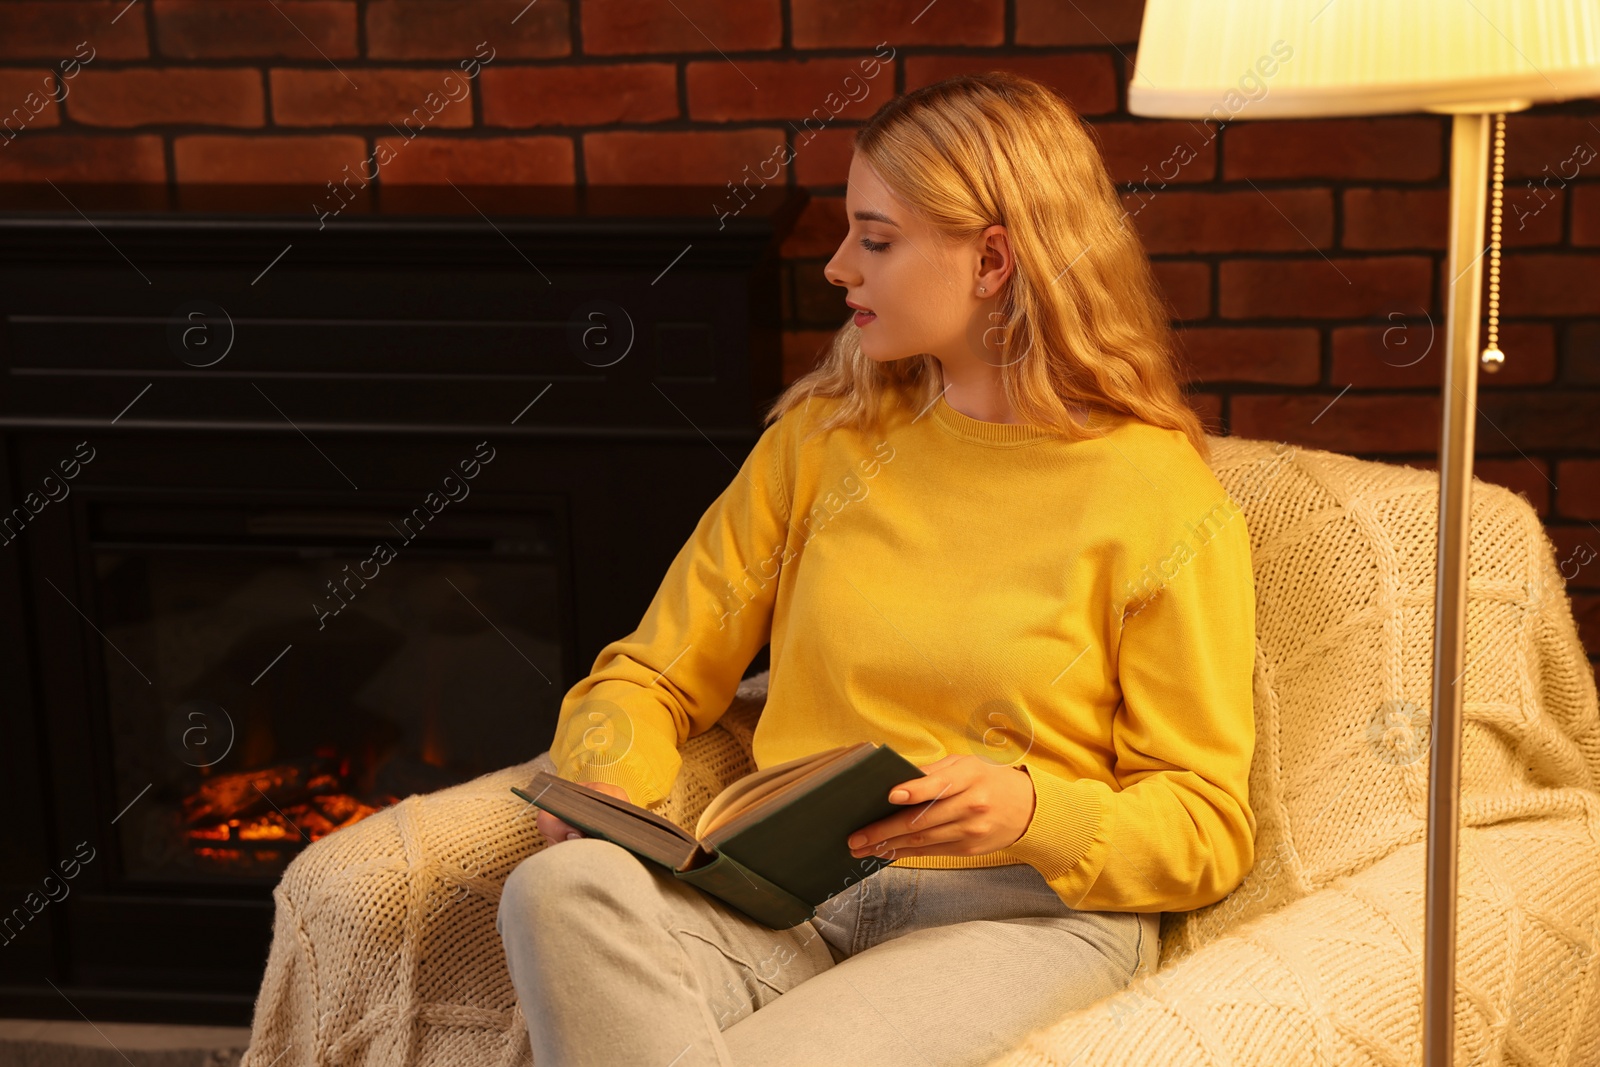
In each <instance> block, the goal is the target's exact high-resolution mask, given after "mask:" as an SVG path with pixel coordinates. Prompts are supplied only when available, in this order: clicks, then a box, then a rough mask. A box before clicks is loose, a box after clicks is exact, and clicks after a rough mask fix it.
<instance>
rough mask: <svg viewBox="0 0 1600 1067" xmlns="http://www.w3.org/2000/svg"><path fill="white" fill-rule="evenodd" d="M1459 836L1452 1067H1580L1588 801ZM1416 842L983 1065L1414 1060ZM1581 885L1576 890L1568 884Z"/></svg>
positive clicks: (1589, 935)
mask: <svg viewBox="0 0 1600 1067" xmlns="http://www.w3.org/2000/svg"><path fill="white" fill-rule="evenodd" d="M1572 792H1573V793H1574V794H1583V795H1584V796H1586V797H1587V798H1588V799H1587V800H1585V799H1583V797H1580V796H1576V795H1575V796H1574V798H1573V799H1574V800H1575V803H1574V805H1573V807H1574V808H1576V809H1577V814H1565V815H1563V816H1561V817H1559V818H1545V819H1535V820H1518V821H1514V822H1505V823H1496V824H1493V825H1490V826H1483V827H1472V826H1463V827H1462V828H1461V873H1460V879H1461V882H1460V902H1461V903H1460V911H1459V914H1458V924H1457V929H1458V933H1457V936H1458V938H1459V951H1458V961H1459V962H1458V964H1457V976H1456V977H1457V989H1458V992H1457V994H1456V1013H1455V1022H1456V1048H1457V1049H1458V1050H1459V1052H1458V1055H1459V1058H1460V1060H1461V1062H1463V1063H1465V1062H1472V1063H1501V1062H1504V1063H1578V1062H1589V1061H1588V1059H1587V1058H1586V1057H1588V1056H1591V1055H1593V1053H1594V1051H1595V1049H1596V1047H1597V1046H1600V1026H1597V1022H1596V1020H1597V1019H1600V1015H1597V1009H1600V986H1597V983H1596V982H1595V974H1596V968H1595V958H1596V954H1597V952H1600V943H1597V941H1600V938H1597V935H1600V927H1597V925H1596V924H1597V921H1600V877H1597V876H1600V847H1597V845H1596V840H1597V838H1596V836H1595V834H1594V829H1595V828H1596V826H1597V824H1600V817H1597V813H1600V797H1595V796H1594V794H1592V793H1588V792H1587V791H1586V790H1573V791H1572ZM1426 858H1427V857H1426V842H1425V841H1414V842H1412V843H1411V844H1408V845H1405V846H1402V847H1401V848H1399V849H1397V850H1396V851H1394V852H1392V853H1390V854H1389V855H1388V856H1387V857H1385V858H1383V859H1382V860H1379V861H1378V862H1377V863H1374V864H1373V865H1371V866H1370V867H1367V868H1366V869H1364V870H1362V871H1360V872H1359V873H1357V874H1353V875H1349V876H1343V877H1339V878H1336V879H1334V880H1333V881H1332V882H1330V883H1329V884H1327V885H1325V886H1323V887H1322V888H1321V889H1318V890H1316V891H1315V892H1312V893H1310V894H1309V895H1307V896H1304V897H1301V898H1299V899H1297V900H1295V901H1294V902H1293V903H1290V904H1287V905H1285V906H1283V907H1281V908H1279V909H1278V910H1276V911H1272V912H1269V913H1267V914H1265V915H1262V916H1259V917H1257V918H1254V919H1251V920H1248V921H1246V922H1243V923H1240V924H1239V925H1237V926H1235V927H1233V928H1232V929H1230V930H1229V931H1227V932H1226V933H1224V934H1222V935H1221V936H1219V937H1217V938H1216V939H1215V940H1212V941H1209V942H1207V943H1206V944H1205V945H1204V946H1202V947H1201V948H1199V949H1197V950H1195V951H1192V952H1189V953H1186V954H1183V955H1181V956H1179V957H1177V958H1175V959H1172V960H1171V961H1170V962H1168V963H1166V964H1165V965H1163V967H1162V969H1161V970H1160V971H1159V972H1158V973H1156V974H1153V975H1151V976H1149V977H1147V978H1140V979H1136V980H1135V981H1134V982H1133V983H1132V984H1131V985H1129V986H1128V987H1127V988H1126V989H1125V990H1123V991H1122V992H1120V993H1117V994H1114V995H1113V996H1110V997H1107V998H1105V999H1104V1000H1101V1001H1099V1002H1097V1003H1095V1004H1092V1005H1090V1006H1088V1007H1085V1008H1081V1009H1079V1010H1077V1011H1074V1012H1072V1013H1070V1014H1068V1015H1066V1016H1064V1017H1063V1018H1062V1019H1061V1020H1059V1021H1058V1022H1056V1023H1053V1024H1051V1025H1050V1026H1047V1027H1042V1028H1040V1029H1039V1030H1036V1031H1035V1032H1034V1033H1033V1034H1031V1035H1029V1037H1028V1038H1027V1039H1026V1040H1025V1041H1024V1042H1023V1043H1022V1044H1021V1045H1019V1046H1018V1047H1017V1048H1016V1049H1013V1050H1012V1051H1011V1052H1009V1053H1006V1054H1005V1055H1004V1056H1002V1057H999V1058H996V1059H994V1060H992V1061H991V1062H990V1064H989V1065H988V1067H1024V1065H1037V1064H1043V1063H1053V1064H1063V1065H1065V1064H1069V1063H1076V1064H1096V1065H1097V1067H1143V1065H1145V1064H1148V1063H1161V1064H1166V1065H1169V1067H1214V1065H1215V1064H1219V1063H1230V1064H1238V1065H1241V1067H1253V1065H1259V1067H1276V1065H1277V1064H1283V1063H1333V1062H1346V1061H1353V1060H1360V1061H1362V1062H1372V1063H1418V1062H1420V1061H1421V1056H1422V940H1423V939H1422V933H1423V892H1422V888H1423V885H1424V883H1425V864H1426ZM1579 886H1582V887H1586V888H1584V889H1582V890H1581V891H1578V890H1577V888H1576V887H1579Z"/></svg>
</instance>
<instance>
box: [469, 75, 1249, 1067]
mask: <svg viewBox="0 0 1600 1067" xmlns="http://www.w3.org/2000/svg"><path fill="white" fill-rule="evenodd" d="M845 210H846V214H847V216H848V220H849V225H850V230H849V233H848V234H847V235H846V237H845V239H844V241H843V242H842V243H841V244H840V246H839V249H838V251H837V252H836V253H835V254H834V256H833V259H832V260H831V261H830V262H829V263H828V265H827V267H826V270H825V273H826V276H827V278H828V280H829V281H830V282H832V283H833V284H834V285H837V286H839V287H840V288H842V289H844V290H845V298H846V300H845V302H846V303H847V304H848V305H849V306H850V307H851V308H853V309H855V310H854V312H853V317H852V319H851V321H850V322H849V323H848V324H846V325H845V326H844V327H843V328H841V329H840V330H839V332H838V334H837V335H836V337H835V340H834V343H833V347H832V351H831V352H830V354H829V355H828V356H827V358H826V359H825V361H824V362H823V364H822V365H821V366H820V367H819V368H817V369H816V370H814V371H813V372H811V373H809V374H807V375H805V376H804V377H803V378H801V379H800V380H799V381H797V382H795V383H794V384H793V385H792V386H791V387H790V388H789V389H788V390H787V391H785V392H784V394H783V395H782V396H781V397H780V398H779V399H778V401H777V402H776V404H775V405H774V407H773V410H772V412H771V413H770V415H769V419H768V422H769V425H768V427H767V429H766V431H765V432H764V433H763V435H762V436H761V439H760V441H759V442H758V443H757V444H756V446H755V448H754V449H753V450H752V452H751V454H750V456H749V457H748V458H747V459H746V460H745V462H744V464H743V466H742V467H741V468H740V471H739V474H738V476H737V477H736V478H734V479H733V481H732V483H731V484H730V485H729V486H728V488H727V490H726V491H724V492H723V494H722V495H721V496H720V497H719V498H718V499H717V500H716V502H715V503H713V504H712V506H711V507H710V509H709V510H707V511H706V513H705V515H704V516H703V517H702V519H701V520H700V523H699V525H698V526H697V527H696V529H695V531H694V534H693V536H692V537H691V538H690V539H689V541H688V543H687V544H685V546H684V547H683V549H682V550H681V551H680V552H679V553H678V555H677V557H676V558H675V559H674V561H673V563H672V565H671V568H670V569H669V570H668V572H667V575H666V578H665V580H664V581H663V582H662V585H661V587H660V589H659V590H658V592H657V593H656V595H655V598H654V599H653V600H652V602H651V604H650V607H649V609H648V611H647V612H646V614H645V616H644V619H643V621H642V622H641V624H640V626H639V628H638V629H637V630H636V631H635V632H634V633H633V634H631V635H629V636H628V637H626V638H624V639H622V640H620V641H616V642H613V643H612V644H610V645H608V646H607V647H606V648H605V649H604V650H603V651H602V652H601V653H600V656H599V658H598V659H597V660H596V662H595V665H594V671H593V673H591V674H590V675H589V676H588V677H587V678H585V679H584V680H583V681H582V682H580V683H578V684H577V685H576V686H574V687H573V689H572V690H571V691H570V692H569V693H568V694H567V696H566V699H565V701H564V702H563V705H562V708H561V715H560V724H559V726H558V728H557V732H556V739H555V742H554V744H553V745H552V751H551V754H552V757H553V758H554V759H555V760H556V762H557V768H558V771H559V773H560V774H561V775H562V776H563V777H566V778H569V779H571V780H574V781H580V782H586V783H588V784H589V785H590V786H591V787H592V788H594V789H598V790H601V791H604V792H608V793H611V794H612V795H615V796H619V797H623V798H625V799H628V800H631V801H632V802H633V803H635V804H640V805H650V804H653V803H655V802H657V801H659V800H660V799H662V798H663V797H665V796H666V795H667V794H668V792H669V791H670V789H671V786H672V783H673V781H674V779H675V778H676V775H677V773H678V770H679V768H680V766H681V759H680V756H679V753H678V746H679V745H680V744H681V743H682V742H683V741H684V740H686V739H687V738H688V737H691V736H694V735H696V734H699V733H701V732H703V731H705V730H707V729H709V728H710V727H711V726H712V725H713V723H714V722H715V721H716V719H717V717H718V716H719V715H720V714H721V713H722V712H723V711H724V710H725V709H726V708H727V706H728V704H729V702H730V701H731V699H732V697H733V694H734V690H735V689H736V688H737V686H738V683H739V681H740V678H741V675H742V673H743V671H744V669H745V667H746V666H747V665H748V664H749V663H750V662H751V660H752V659H753V657H754V656H755V655H756V653H757V652H758V651H759V650H760V649H761V648H762V646H764V645H767V644H768V643H769V642H770V644H771V664H772V670H771V677H770V682H769V688H768V696H767V703H766V706H765V708H764V710H763V712H762V715H761V719H760V724H759V726H758V728H757V730H756V733H755V737H754V746H753V752H754V757H755V760H756V764H757V766H758V767H768V766H772V765H773V764H775V763H779V762H782V761H785V760H789V759H793V758H795V757H798V756H801V755H805V754H808V753H812V752H816V751H820V750H822V749H826V748H832V747H835V746H839V745H848V744H853V743H855V742H858V741H864V740H870V741H876V742H880V743H884V744H888V745H891V746H893V747H894V748H895V749H896V750H897V751H899V752H900V753H901V754H902V755H905V756H906V757H907V758H908V759H911V760H912V761H913V762H914V763H916V764H917V765H918V766H919V767H920V768H921V769H922V770H923V771H924V772H925V774H926V777H923V778H918V779H916V780H914V781H911V782H907V783H905V784H904V785H903V786H902V787H897V788H896V789H895V790H894V791H893V792H892V793H891V794H890V796H889V800H891V801H893V802H895V803H898V804H901V805H903V808H904V810H903V811H901V812H897V813H896V814H895V815H892V816H890V817H888V818H886V819H883V820H881V821H880V822H878V823H875V824H873V825H871V826H867V827H863V828H862V829H861V830H860V831H859V832H858V833H857V834H855V835H852V837H851V839H850V844H851V845H852V846H853V851H852V854H853V855H856V856H860V857H869V856H879V857H884V858H888V857H891V856H892V857H893V863H892V864H891V865H890V866H887V867H884V868H882V869H881V870H879V871H877V872H876V873H874V874H871V875H870V877H866V878H863V879H861V880H860V881H858V882H856V884H855V885H854V886H853V887H851V888H850V889H849V890H848V891H845V892H841V893H840V894H838V895H837V896H835V897H833V898H832V899H830V900H829V901H828V902H827V903H826V904H824V905H823V906H822V907H821V908H819V909H818V912H817V915H816V917H815V918H814V919H813V920H811V921H810V922H808V923H804V924H802V925H800V926H798V927H795V928H794V929H792V930H771V929H768V928H766V927H764V926H762V925H760V924H758V923H756V922H754V921H752V920H750V919H748V918H746V917H744V916H743V915H741V914H739V913H738V912H736V911H734V910H732V909H730V908H728V907H726V906H725V905H723V904H722V903H721V902H720V901H718V900H716V899H715V898H712V897H710V896H709V895H707V894H704V893H701V892H700V891H699V890H697V889H694V888H692V887H690V886H687V885H685V884H683V883H680V882H677V881H676V880H674V879H673V878H672V877H671V876H670V875H669V874H667V873H666V872H665V871H663V870H660V869H655V868H654V865H652V864H647V863H644V862H642V861H640V860H638V859H637V858H636V857H634V856H633V855H632V854H631V853H629V852H627V851H626V850H624V849H622V848H620V847H619V846H617V845H614V844H612V843H610V842H607V841H601V840H598V839H590V838H585V837H583V835H582V834H580V833H578V832H577V831H575V830H573V829H572V828H571V827H569V826H567V825H565V824H564V823H562V822H560V820H558V819H556V818H555V817H554V816H551V815H549V814H548V813H544V812H541V813H540V814H539V816H538V825H539V829H540V831H541V832H542V833H544V835H545V836H546V837H547V838H548V839H549V840H550V841H552V842H555V843H561V844H560V847H550V848H546V849H544V850H542V851H541V852H538V853H536V854H534V855H533V856H531V857H530V858H529V859H527V860H526V861H524V862H523V863H522V864H521V865H519V866H518V867H517V868H516V870H514V871H513V872H512V874H511V877H510V878H509V879H508V881H507V883H506V889H505V895H504V897H503V898H502V900H501V904H500V911H499V919H498V923H497V925H498V927H499V930H500V933H501V936H502V938H503V940H504V942H505V948H506V955H507V961H508V965H509V967H510V970H511V976H512V980H513V982H514V984H515V986H516V989H517V996H518V1000H519V1002H520V1003H521V1005H522V1008H523V1011H524V1013H525V1014H526V1017H527V1020H528V1028H529V1034H530V1037H531V1039H532V1043H533V1051H534V1060H535V1062H536V1063H538V1064H540V1065H550V1067H568V1065H586V1064H614V1063H622V1064H653V1065H661V1067H666V1065H668V1064H672V1065H675V1067H686V1065H689V1064H721V1065H729V1064H732V1065H737V1067H745V1065H753V1064H763V1065H788V1064H794V1065H799V1064H828V1065H835V1064H907V1063H929V1064H939V1065H945V1064H950V1065H955V1064H982V1063H985V1062H987V1061H989V1060H990V1059H992V1058H993V1057H994V1056H996V1055H999V1054H1001V1053H1003V1052H1004V1051H1006V1050H1007V1049H1010V1048H1012V1047H1015V1046H1016V1045H1017V1044H1018V1043H1019V1042H1020V1041H1021V1040H1022V1039H1023V1038H1024V1037H1025V1036H1026V1035H1027V1034H1028V1033H1029V1032H1030V1031H1031V1030H1033V1029H1035V1028H1037V1027H1041V1026H1044V1025H1047V1024H1049V1023H1052V1022H1054V1021H1056V1020H1058V1019H1059V1018H1061V1016H1062V1015H1064V1014H1065V1013H1066V1012H1067V1011H1069V1010H1071V1009H1072V1008H1075V1007H1080V1006H1083V1005H1087V1004H1090V1003H1093V1002H1094V1001H1096V1000H1099V999H1100V998H1102V997H1105V996H1108V995H1110V994H1112V993H1114V992H1116V991H1117V990H1119V989H1121V988H1123V987H1124V986H1125V985H1126V984H1127V983H1128V982H1129V981H1131V979H1132V978H1133V977H1134V976H1135V975H1136V974H1138V973H1144V972H1146V971H1149V970H1150V969H1152V968H1153V967H1154V966H1155V963H1156V959H1157V951H1158V944H1157V936H1158V933H1159V919H1160V913H1161V912H1162V911H1175V910H1185V909H1190V908H1196V907H1199V906H1201V905H1204V904H1209V903H1212V902H1214V901H1216V900H1219V899H1221V898H1222V897H1223V896H1225V895H1226V894H1227V893H1228V892H1229V891H1230V890H1232V889H1233V888H1234V887H1235V886H1236V885H1238V884H1239V882H1240V881H1241V880H1242V878H1243V877H1244V875H1245V873H1246V872H1247V871H1248V870H1249V868H1250V866H1251V864H1252V863H1253V862H1254V834H1255V816H1254V814H1253V813H1252V811H1251V810H1250V806H1249V801H1248V776H1249V770H1250V760H1251V754H1252V751H1253V748H1254V742H1255V728H1254V718H1253V714H1252V704H1251V671H1252V664H1253V658H1254V633H1255V614H1254V611H1255V601H1254V587H1253V584H1252V577H1251V568H1250V547H1249V537H1248V534H1247V532H1246V529H1245V524H1244V520H1243V518H1242V516H1241V515H1240V514H1239V511H1238V509H1237V507H1235V506H1234V505H1233V502H1232V501H1231V500H1229V498H1228V496H1227V493H1226V492H1225V491H1224V490H1223V489H1222V486H1221V485H1220V483H1218V481H1217V480H1216V478H1215V477H1214V476H1213V475H1212V473H1211V470H1210V468H1209V467H1208V465H1207V463H1206V456H1207V448H1206V441H1205V437H1204V434H1203V432H1202V429H1201V426H1200V423H1199V421H1198V419H1197V418H1196V416H1195V415H1194V414H1193V413H1192V412H1191V411H1190V409H1189V408H1188V406H1187V405H1186V403H1185V401H1184V397H1183V393H1182V390H1181V388H1180V386H1179V384H1178V383H1177V381H1176V380H1175V376H1174V369H1173V342H1172V337H1171V332H1170V327H1169V324H1168V319H1167V312H1166V310H1165V308H1164V307H1163V305H1162V303H1161V301H1160V299H1159V298H1158V296H1157V289H1156V285H1155V282H1154V279H1153V277H1152V274H1151V270H1150V266H1149V263H1148V261H1147V259H1146V257H1145V254H1144V251H1143V248H1142V247H1141V245H1140V244H1139V241H1138V239H1137V237H1136V236H1135V234H1134V233H1133V231H1132V229H1131V228H1130V227H1129V226H1128V225H1127V224H1126V218H1125V215H1124V212H1123V211H1122V208H1121V205H1120V202H1119V200H1118V197H1117V194H1116V191H1115V189H1114V187H1113V186H1112V183H1111V181H1110V179H1109V177H1108V176H1107V173H1106V170H1105V166H1104V163H1103V162H1102V160H1101V158H1100V156H1099V153H1098V152H1097V151H1096V149H1095V147H1094V144H1093V142H1092V141H1091V139H1090V137H1089V135H1088V133H1087V132H1086V130H1085V129H1084V127H1083V126H1082V125H1081V123H1080V121H1079V119H1078V118H1077V116H1076V115H1075V114H1074V113H1073V112H1072V111H1071V110H1070V108H1069V107H1068V106H1067V105H1066V104H1065V103H1063V102H1062V101H1061V99H1060V98H1059V97H1057V96H1056V95H1055V94H1054V93H1052V92H1051V91H1050V90H1048V89H1046V88H1045V87H1043V86H1041V85H1039V84H1038V83H1036V82H1033V81H1030V80H1027V79H1024V78H1021V77H1018V76H1015V75H1011V74H1004V73H990V74H985V75H981V76H961V77H955V78H950V79H947V80H945V81H942V82H939V83H937V84H934V85H930V86H927V87H925V88H922V89H919V90H916V91H914V92H911V93H908V94H905V95H904V96H901V97H898V98H896V99H894V100H891V101H889V102H888V103H887V104H886V105H884V107H883V108H882V109H880V110H879V111H878V113H877V114H876V115H875V116H874V117H873V118H872V120H871V121H870V122H869V123H868V124H867V125H866V126H865V127H863V128H862V129H861V130H860V132H859V133H858V134H857V136H856V140H855V155H854V158H853V160H852V162H851V165H850V175H849V184H848V187H847V194H846V197H845Z"/></svg>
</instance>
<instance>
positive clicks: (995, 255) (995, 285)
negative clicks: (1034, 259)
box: [974, 223, 1016, 294]
mask: <svg viewBox="0 0 1600 1067" xmlns="http://www.w3.org/2000/svg"><path fill="white" fill-rule="evenodd" d="M978 239H979V241H981V242H982V244H981V245H980V246H979V247H980V251H979V258H978V280H977V286H982V287H984V288H985V289H987V290H988V292H989V293H995V294H998V293H999V292H1000V289H1001V287H1002V286H1004V285H1005V283H1006V279H1008V278H1010V277H1011V271H1012V269H1013V268H1014V267H1015V265H1016V259H1015V257H1013V256H1012V254H1011V239H1010V237H1009V236H1008V235H1007V233H1006V228H1005V227H1004V226H1003V225H1001V224H1000V223H995V224H994V225H993V226H990V227H989V228H988V229H986V230H984V231H983V233H981V234H979V235H978ZM974 291H976V286H975V287H974Z"/></svg>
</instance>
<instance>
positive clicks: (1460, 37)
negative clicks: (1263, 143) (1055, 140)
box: [1128, 0, 1600, 122]
mask: <svg viewBox="0 0 1600 1067" xmlns="http://www.w3.org/2000/svg"><path fill="white" fill-rule="evenodd" d="M1582 96H1600V0H1146V3H1145V9H1144V25H1143V29H1142V31H1141V34H1140V37H1139V54H1138V58H1137V61H1136V63H1135V66H1134V72H1133V78H1132V81H1131V83H1130V84H1129V86H1128V110H1129V111H1130V112H1132V113H1134V114H1136V115H1151V116H1162V117H1169V118H1214V119H1216V120H1217V121H1219V122H1232V121H1235V120H1238V119H1251V118H1301V117H1309V116H1317V115H1324V116H1327V115H1374V114H1389V113H1394V112H1403V111H1441V112H1482V113H1489V112H1499V111H1517V110H1520V109H1522V108H1525V107H1528V106H1530V105H1532V104H1538V103H1546V102H1550V101H1555V100H1568V99H1571V98H1573V97H1582Z"/></svg>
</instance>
